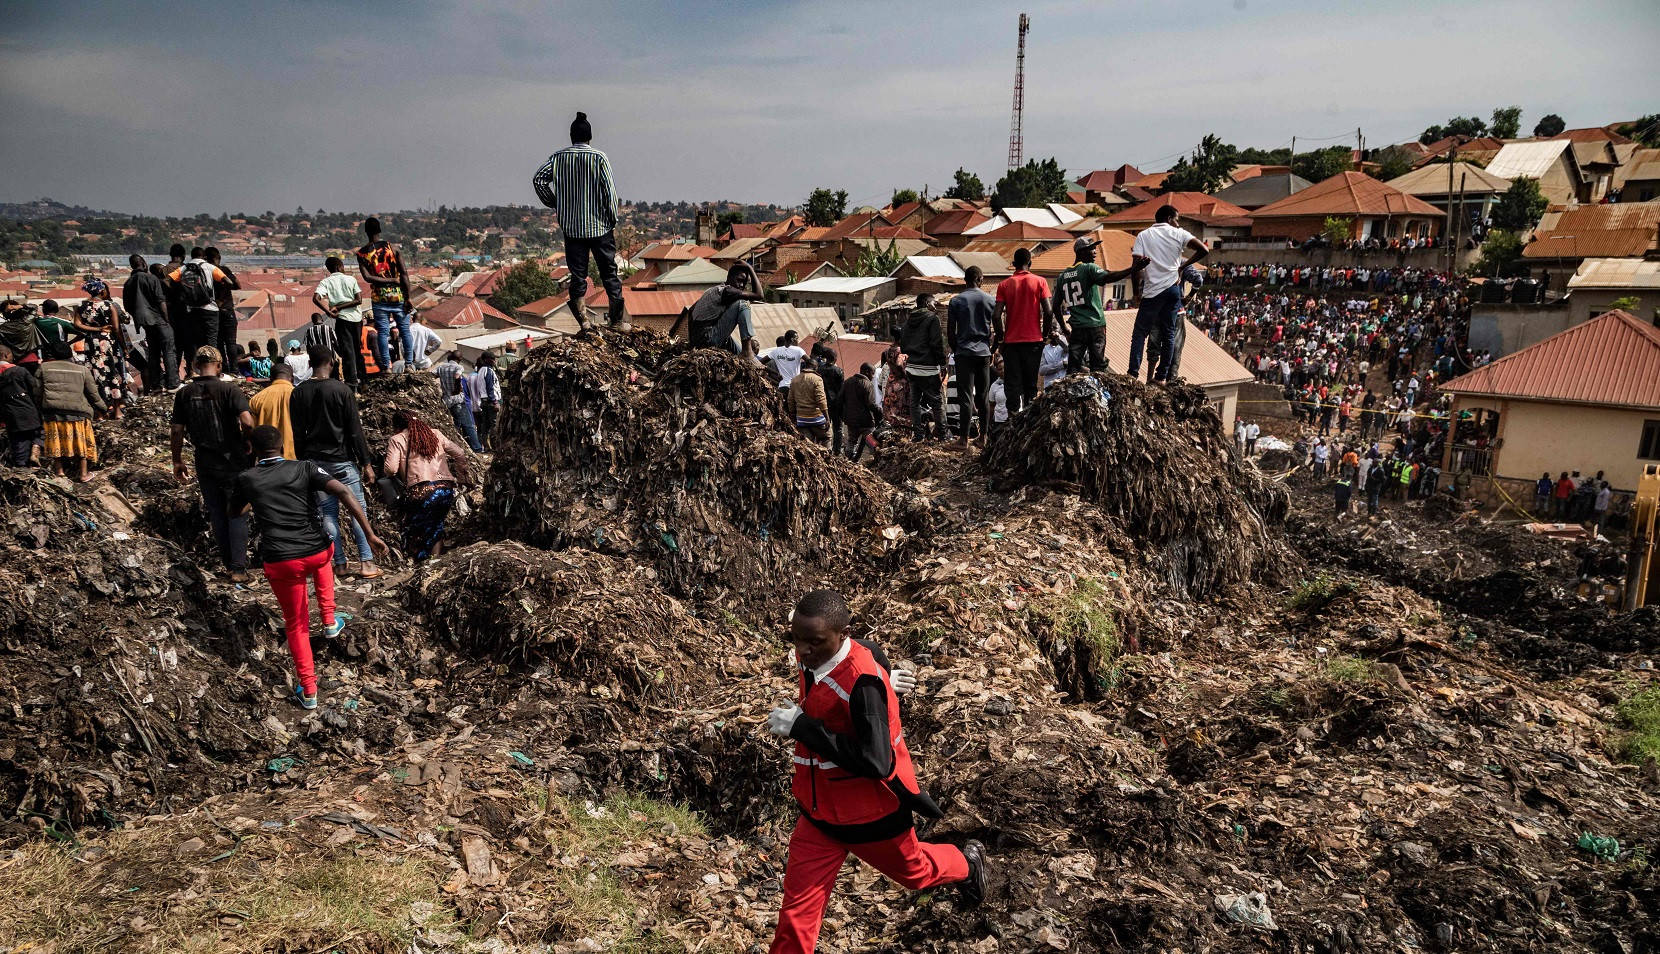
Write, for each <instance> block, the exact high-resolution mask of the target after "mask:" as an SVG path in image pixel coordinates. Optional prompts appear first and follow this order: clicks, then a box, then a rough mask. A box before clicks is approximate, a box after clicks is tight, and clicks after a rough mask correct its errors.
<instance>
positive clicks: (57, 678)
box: [0, 471, 281, 844]
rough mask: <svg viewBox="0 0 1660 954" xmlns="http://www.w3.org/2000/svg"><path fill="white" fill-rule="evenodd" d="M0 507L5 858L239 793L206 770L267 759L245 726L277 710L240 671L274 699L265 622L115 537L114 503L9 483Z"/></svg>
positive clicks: (135, 539) (9, 476) (164, 559)
mask: <svg viewBox="0 0 1660 954" xmlns="http://www.w3.org/2000/svg"><path fill="white" fill-rule="evenodd" d="M0 500H3V501H4V505H5V506H4V517H3V518H0V529H3V538H0V631H3V632H4V633H5V634H6V635H5V637H4V642H3V643H0V707H3V708H4V710H5V711H6V713H7V730H6V732H4V733H3V738H0V809H3V810H4V812H5V815H4V818H5V819H7V820H6V821H5V822H0V844H3V843H10V842H12V841H14V840H15V838H16V837H17V836H19V835H20V834H21V835H24V836H27V834H28V833H29V831H30V830H31V825H32V826H35V827H39V826H44V827H46V828H47V829H48V830H55V831H68V830H72V829H80V828H82V827H86V826H89V825H90V826H97V825H98V824H100V823H102V822H108V821H110V820H111V819H112V816H111V815H110V812H112V811H123V810H126V811H137V812H141V813H142V812H158V811H169V810H173V809H175V808H180V809H182V808H184V807H188V806H189V805H192V804H194V803H195V801H196V800H199V799H200V798H203V797H205V796H206V795H208V794H211V793H212V792H213V791H216V790H218V791H223V790H226V787H227V786H230V785H233V784H236V780H235V779H229V778H227V777H226V776H225V775H224V773H219V772H216V771H214V770H215V769H217V768H218V767H219V765H220V764H222V763H224V762H235V761H238V760H241V759H246V758H248V757H249V756H250V755H251V754H253V753H257V752H260V751H263V749H264V746H265V740H264V739H262V738H259V737H257V736H255V735H253V734H250V733H249V732H248V730H247V727H248V726H250V725H253V724H254V723H258V722H259V721H260V719H261V717H262V716H263V715H265V713H266V712H268V711H269V710H270V705H271V703H270V700H269V698H268V697H267V696H266V695H265V694H264V693H263V692H262V690H261V688H260V681H259V680H257V679H254V678H250V677H249V676H248V672H249V670H253V671H254V672H256V673H259V674H261V675H269V676H270V677H271V678H272V679H276V680H278V681H279V684H280V678H281V676H280V671H272V670H271V666H272V665H273V662H272V661H270V660H269V659H268V658H267V659H266V660H264V661H262V660H261V659H260V658H259V656H260V654H259V653H258V652H257V651H256V647H255V645H254V634H256V633H260V632H267V633H269V632H272V631H275V630H276V629H277V627H276V625H275V622H274V621H273V620H272V619H271V618H270V615H269V614H267V613H266V611H265V610H263V609H262V608H261V607H260V606H259V605H258V604H255V603H247V602H243V603H237V602H234V601H232V600H230V599H229V598H227V596H226V595H225V594H224V593H223V592H218V593H215V592H210V590H209V588H208V587H207V586H206V585H205V581H204V578H203V576H202V574H201V573H200V571H198V570H197V569H196V567H195V566H194V565H193V564H192V563H191V562H190V561H188V560H186V559H183V558H182V554H181V553H180V551H179V550H178V548H177V547H175V546H173V545H172V544H169V543H167V542H166V541H162V540H158V539H156V538H153V537H146V536H139V535H136V534H128V533H126V532H125V531H122V530H119V529H115V528H116V527H117V526H120V524H119V522H118V514H117V513H116V512H115V511H116V510H119V509H120V508H121V507H123V506H124V504H123V503H122V502H121V500H120V498H119V497H113V496H112V497H110V498H109V499H108V500H107V501H105V500H104V499H103V498H102V497H100V496H99V495H98V494H96V493H79V492H77V490H76V489H75V487H74V486H73V485H72V484H70V483H69V482H68V481H66V480H64V479H63V478H52V477H46V476H42V475H40V474H39V473H38V472H30V471H5V472H0ZM112 508H113V509H112ZM239 670H240V673H239ZM15 819H25V820H27V819H33V822H29V821H24V822H17V821H15Z"/></svg>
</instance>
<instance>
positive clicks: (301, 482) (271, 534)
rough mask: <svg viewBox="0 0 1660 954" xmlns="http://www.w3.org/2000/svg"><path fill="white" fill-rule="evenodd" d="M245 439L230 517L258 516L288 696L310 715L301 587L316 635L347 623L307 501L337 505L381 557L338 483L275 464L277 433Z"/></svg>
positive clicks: (266, 429)
mask: <svg viewBox="0 0 1660 954" xmlns="http://www.w3.org/2000/svg"><path fill="white" fill-rule="evenodd" d="M249 440H250V442H251V443H252V444H253V448H254V456H255V457H256V458H258V462H257V463H255V464H254V466H252V467H250V468H248V469H247V470H245V471H243V472H242V473H241V474H239V475H237V478H236V482H235V484H234V485H233V487H232V490H231V503H230V511H231V513H233V514H235V515H236V516H237V518H238V519H243V520H245V519H247V513H248V511H250V510H252V511H253V512H254V514H255V516H257V517H259V531H260V533H259V559H260V562H261V563H263V564H264V565H265V579H266V580H267V581H268V582H270V584H271V592H272V593H275V594H276V597H277V603H278V604H280V605H281V606H282V622H283V629H284V630H286V631H287V634H288V649H289V651H290V652H291V653H293V654H294V671H295V673H296V674H297V675H298V676H299V679H300V682H299V685H297V686H295V687H294V695H295V697H296V698H297V699H298V700H299V703H300V705H301V706H302V707H303V708H306V709H315V708H317V672H316V668H315V667H314V666H313V665H312V661H311V608H310V606H309V605H307V601H306V583H307V581H309V580H313V579H315V580H316V585H317V610H318V613H319V614H320V615H321V616H322V619H323V635H324V636H328V637H331V638H332V637H334V636H338V635H340V632H341V630H343V629H345V628H346V620H347V619H349V618H350V617H348V616H347V615H346V614H344V613H336V612H335V611H334V570H333V568H332V567H331V566H330V561H329V555H330V553H331V552H332V551H333V550H334V544H333V543H331V542H330V541H329V538H328V535H327V534H326V533H324V532H323V522H322V519H321V518H320V516H319V515H318V513H317V505H316V503H315V499H314V498H315V496H316V495H318V494H329V495H332V496H333V497H334V499H335V500H337V501H339V503H340V504H343V505H344V506H345V508H346V510H347V512H349V513H350V514H351V515H352V520H354V521H356V523H357V525H358V526H359V527H362V528H363V534H364V536H365V537H367V538H368V541H369V546H371V547H373V548H374V549H375V551H376V552H380V553H384V552H386V544H385V542H384V541H382V540H381V538H380V537H377V536H375V531H374V530H373V529H371V528H370V526H369V518H368V516H367V515H365V514H364V512H363V507H362V506H361V505H360V504H359V503H358V502H357V497H355V496H354V495H353V494H352V492H351V490H350V489H349V488H347V487H346V485H345V484H343V483H341V482H340V481H338V480H336V479H334V478H333V477H331V476H329V474H328V472H326V471H324V470H323V469H322V468H321V467H318V466H317V465H316V464H314V463H312V462H310V461H304V460H285V459H283V456H282V432H280V431H278V430H277V429H276V428H274V427H272V426H271V425H269V424H261V425H260V426H259V427H256V428H254V431H253V434H251V435H250V436H249Z"/></svg>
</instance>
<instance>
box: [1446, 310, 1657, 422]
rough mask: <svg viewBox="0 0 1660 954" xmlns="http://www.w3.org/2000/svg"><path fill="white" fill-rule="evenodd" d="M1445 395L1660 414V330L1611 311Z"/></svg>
mask: <svg viewBox="0 0 1660 954" xmlns="http://www.w3.org/2000/svg"><path fill="white" fill-rule="evenodd" d="M1443 390H1447V391H1451V392H1453V393H1455V394H1474V395H1484V396H1491V397H1510V398H1525V399H1530V400H1535V401H1558V402H1562V403H1566V404H1594V405H1598V406H1602V407H1631V408H1641V409H1643V410H1654V409H1660V328H1655V327H1654V326H1652V325H1646V324H1644V323H1643V322H1641V321H1638V320H1637V319H1636V318H1634V317H1632V316H1631V315H1629V314H1627V313H1626V312H1623V311H1611V312H1608V313H1607V314H1604V315H1600V316H1598V317H1596V318H1592V319H1591V320H1590V321H1587V322H1585V323H1584V324H1582V325H1575V326H1573V327H1572V328H1569V329H1568V330H1567V331H1563V332H1560V333H1558V334H1554V335H1552V336H1550V337H1549V338H1546V339H1545V340H1544V341H1541V342H1539V343H1538V344H1536V345H1533V346H1532V347H1529V348H1523V349H1522V350H1520V351H1518V352H1516V353H1515V354H1512V355H1506V356H1505V357H1503V358H1500V359H1498V360H1497V361H1494V362H1493V363H1492V364H1489V365H1487V366H1486V367H1483V368H1477V369H1476V370H1474V371H1471V372H1470V373H1469V374H1466V375H1463V376H1462V377H1458V378H1454V379H1453V380H1451V381H1448V382H1447V383H1446V385H1445V386H1444V388H1443Z"/></svg>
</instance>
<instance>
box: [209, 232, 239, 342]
mask: <svg viewBox="0 0 1660 954" xmlns="http://www.w3.org/2000/svg"><path fill="white" fill-rule="evenodd" d="M202 258H203V259H204V260H206V261H207V263H208V264H209V265H212V266H213V267H214V268H215V269H217V270H218V274H219V276H220V278H218V279H215V280H214V282H213V307H214V310H215V311H217V312H218V313H219V334H218V335H217V336H216V337H215V339H214V340H215V342H216V343H217V346H218V348H219V353H220V354H230V353H231V352H233V351H235V350H236V296H235V294H234V292H237V291H240V290H241V288H242V283H241V282H239V281H237V278H236V274H235V273H234V272H232V271H231V270H230V267H229V266H227V265H225V264H224V263H223V262H222V261H221V259H220V255H219V250H218V249H216V248H214V247H212V246H209V247H207V248H206V249H204V250H203V251H202Z"/></svg>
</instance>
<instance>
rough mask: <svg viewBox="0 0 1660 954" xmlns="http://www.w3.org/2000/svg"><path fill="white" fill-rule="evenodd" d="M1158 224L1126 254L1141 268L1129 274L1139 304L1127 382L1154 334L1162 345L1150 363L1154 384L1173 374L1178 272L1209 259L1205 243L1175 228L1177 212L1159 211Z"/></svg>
mask: <svg viewBox="0 0 1660 954" xmlns="http://www.w3.org/2000/svg"><path fill="white" fill-rule="evenodd" d="M1155 218H1156V219H1157V222H1156V224H1154V225H1153V227H1152V228H1150V229H1147V230H1146V231H1144V232H1142V233H1141V234H1140V235H1137V236H1136V239H1135V245H1133V246H1132V247H1131V249H1130V255H1131V258H1132V260H1133V261H1134V262H1135V264H1137V265H1144V266H1145V267H1144V269H1143V270H1142V271H1140V272H1136V273H1132V274H1131V275H1130V281H1131V283H1132V284H1133V286H1134V287H1135V289H1136V299H1137V301H1138V302H1139V305H1138V307H1137V309H1136V316H1135V330H1134V331H1133V332H1132V333H1131V335H1130V368H1129V374H1130V377H1132V378H1134V377H1139V376H1140V374H1141V358H1142V354H1143V352H1144V351H1145V350H1146V347H1147V338H1148V336H1149V335H1152V334H1154V332H1155V331H1156V332H1158V333H1159V335H1158V337H1159V339H1160V341H1161V342H1162V345H1161V347H1162V352H1161V354H1160V355H1159V356H1158V358H1159V360H1157V361H1155V362H1154V367H1155V370H1154V371H1153V372H1152V380H1153V381H1168V380H1169V379H1170V372H1171V369H1172V368H1173V367H1174V366H1175V365H1176V364H1177V363H1178V361H1179V359H1178V356H1177V351H1178V350H1179V349H1180V347H1181V341H1180V339H1179V337H1178V334H1177V332H1178V330H1179V329H1178V328H1177V327H1176V322H1178V321H1180V320H1181V319H1180V318H1179V317H1178V316H1177V314H1176V310H1177V308H1178V307H1180V305H1181V303H1182V282H1181V275H1182V272H1183V271H1184V270H1185V269H1186V268H1187V267H1188V266H1190V265H1192V264H1194V263H1195V262H1198V261H1199V260H1201V259H1203V258H1204V257H1205V256H1206V255H1209V254H1210V249H1209V248H1208V247H1207V246H1206V245H1205V243H1203V242H1201V241H1199V240H1198V239H1196V238H1194V237H1193V234H1192V233H1191V232H1189V231H1187V230H1186V229H1184V228H1181V227H1180V226H1178V225H1176V207H1175V206H1173V205H1165V206H1160V207H1159V210H1158V212H1157V213H1156V215H1155ZM1187 249H1192V250H1193V252H1194V255H1193V257H1192V258H1189V259H1188V260H1187V261H1185V262H1184V261H1182V252H1183V251H1185V250H1187Z"/></svg>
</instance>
